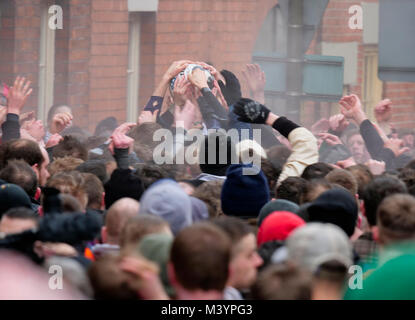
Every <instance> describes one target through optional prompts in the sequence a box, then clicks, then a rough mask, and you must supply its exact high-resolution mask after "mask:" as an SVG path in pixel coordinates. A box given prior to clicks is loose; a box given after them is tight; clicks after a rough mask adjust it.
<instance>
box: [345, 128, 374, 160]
mask: <svg viewBox="0 0 415 320" xmlns="http://www.w3.org/2000/svg"><path fill="white" fill-rule="evenodd" d="M346 146H347V147H348V148H349V150H350V152H351V153H352V156H353V159H354V160H355V161H356V163H365V162H366V161H367V160H369V159H370V155H369V153H368V151H367V149H366V145H365V141H364V140H363V138H362V136H361V134H360V132H359V131H358V130H351V131H349V132H348V133H347V136H346Z"/></svg>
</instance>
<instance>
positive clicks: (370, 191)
mask: <svg viewBox="0 0 415 320" xmlns="http://www.w3.org/2000/svg"><path fill="white" fill-rule="evenodd" d="M395 193H407V189H406V186H405V184H404V183H403V182H402V181H401V180H399V179H398V178H395V177H392V176H382V177H378V178H375V179H373V180H372V181H371V182H370V183H369V184H368V185H367V186H366V189H365V191H364V193H363V201H364V210H365V216H366V218H367V221H368V223H369V225H370V226H371V227H374V226H376V212H377V210H378V207H379V204H380V203H381V202H382V200H383V199H384V198H386V197H387V196H389V195H392V194H395Z"/></svg>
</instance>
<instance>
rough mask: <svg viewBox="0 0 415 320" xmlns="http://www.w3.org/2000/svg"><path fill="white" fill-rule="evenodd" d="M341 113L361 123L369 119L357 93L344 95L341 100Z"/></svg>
mask: <svg viewBox="0 0 415 320" xmlns="http://www.w3.org/2000/svg"><path fill="white" fill-rule="evenodd" d="M339 104H340V110H341V113H342V114H343V115H344V116H345V117H346V118H348V119H353V120H354V121H356V122H357V124H358V125H360V124H361V123H362V122H363V121H364V120H366V119H367V117H366V114H365V112H364V111H363V109H362V103H361V102H360V99H359V97H358V96H357V95H355V94H351V95H349V96H344V97H343V98H341V99H340V101H339Z"/></svg>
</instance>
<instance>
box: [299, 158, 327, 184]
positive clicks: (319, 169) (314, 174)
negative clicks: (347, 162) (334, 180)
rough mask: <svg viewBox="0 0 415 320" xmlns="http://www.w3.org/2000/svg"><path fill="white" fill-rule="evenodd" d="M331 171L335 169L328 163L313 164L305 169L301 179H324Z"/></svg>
mask: <svg viewBox="0 0 415 320" xmlns="http://www.w3.org/2000/svg"><path fill="white" fill-rule="evenodd" d="M331 170H333V167H332V166H330V165H329V164H327V163H324V162H317V163H313V164H310V165H309V166H307V167H306V168H305V169H304V171H303V173H302V174H301V178H304V179H306V180H312V179H322V178H324V177H325V176H326V175H327V174H328V173H329V172H330V171H331Z"/></svg>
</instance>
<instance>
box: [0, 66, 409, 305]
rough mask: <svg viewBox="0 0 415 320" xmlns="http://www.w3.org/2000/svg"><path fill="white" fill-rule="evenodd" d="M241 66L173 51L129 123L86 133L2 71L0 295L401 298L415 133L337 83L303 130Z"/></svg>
mask: <svg viewBox="0 0 415 320" xmlns="http://www.w3.org/2000/svg"><path fill="white" fill-rule="evenodd" d="M242 74H243V76H244V81H246V84H247V87H248V88H249V92H248V93H247V94H244V95H243V94H242V90H241V84H240V81H239V79H238V78H237V77H236V76H235V74H234V73H232V72H231V71H228V70H222V71H220V72H219V71H218V70H216V69H215V68H214V67H213V66H212V65H210V64H207V63H204V62H197V61H196V62H195V61H188V60H183V61H175V62H173V63H172V64H171V66H170V67H169V68H168V70H167V71H166V72H165V74H164V75H163V76H162V78H161V81H160V83H159V84H158V86H157V87H156V88H155V90H154V92H153V94H152V96H151V97H150V99H149V101H148V103H147V104H146V106H145V107H144V108H143V109H142V110H141V112H140V115H139V117H138V119H137V123H129V122H126V123H118V121H117V119H116V118H115V117H109V118H106V119H104V120H102V121H100V122H99V123H98V124H97V126H96V129H95V131H94V133H91V132H88V131H87V130H85V129H84V128H80V127H78V126H76V125H75V124H76V117H75V118H74V114H73V110H72V109H71V107H70V106H68V105H54V106H52V107H51V108H50V109H49V113H48V117H47V123H45V124H43V123H42V121H40V120H38V119H37V118H36V115H35V113H34V112H33V111H32V112H23V108H24V106H25V103H26V101H27V99H28V97H29V96H30V95H31V93H32V89H31V83H30V81H27V80H26V79H25V78H24V77H17V79H16V80H15V82H14V83H13V84H12V85H11V86H10V87H9V86H7V85H5V84H3V85H2V86H1V87H0V122H1V129H2V136H1V145H0V297H1V298H3V299H154V300H169V299H172V300H189V299H197V300H210V299H214V300H221V299H225V300H252V299H254V300H281V299H288V300H304V299H305V300H311V299H313V300H319V299H338V300H340V299H351V300H353V299H414V298H415V291H414V289H413V287H414V284H415V277H414V276H413V272H412V270H411V268H412V267H413V265H412V263H414V262H415V243H414V238H415V198H414V195H415V154H414V151H415V148H414V143H415V139H414V138H415V137H414V133H413V132H412V131H410V130H403V129H396V128H394V126H393V125H392V124H391V119H392V113H393V108H392V102H391V101H390V100H388V99H386V100H383V101H381V102H379V104H378V105H377V106H376V107H375V108H374V112H375V114H374V118H375V119H376V122H374V121H371V120H369V118H371V115H367V114H366V113H365V111H364V109H363V107H362V104H361V102H360V99H359V97H358V96H357V95H355V94H351V95H347V96H344V97H343V98H342V99H341V100H340V101H339V111H340V113H339V114H336V115H333V116H331V117H330V118H329V119H321V120H319V121H318V122H317V123H315V124H314V125H313V126H312V127H311V128H309V129H307V128H305V127H303V126H301V124H299V123H295V122H293V121H291V120H290V119H287V118H286V117H284V116H283V115H278V114H275V113H274V112H272V110H270V109H269V108H267V107H266V106H265V93H264V89H265V81H266V79H265V76H264V72H263V71H262V70H261V68H260V67H259V66H258V65H253V64H249V65H247V66H246V69H245V70H244V71H243V72H242ZM73 122H74V123H73ZM232 129H234V130H236V131H237V132H238V133H239V136H238V141H235V139H234V138H233V137H232V138H231V137H230V135H229V134H228V133H227V132H229V130H232ZM163 130H164V131H163ZM166 130H168V132H171V133H172V137H173V139H172V140H169V139H165V140H163V139H162V140H160V139H156V138H155V137H156V136H157V135H159V133H160V132H165V131H166ZM258 132H259V135H258V134H256V133H258ZM245 133H247V134H245ZM200 136H201V137H202V138H201V140H200V141H199V140H198V141H197V143H195V141H194V140H195V138H197V137H200ZM247 137H248V138H247ZM160 146H163V148H162V152H161V153H160V152H159V151H160ZM156 154H162V156H163V159H170V160H171V161H167V162H165V163H162V164H160V162H159V161H158V160H160V159H156V158H157V157H156V156H155V155H156ZM179 154H182V155H183V154H185V155H193V156H194V157H193V158H196V159H197V161H194V162H190V161H184V163H181V162H180V161H176V160H177V159H178V157H179ZM189 158H191V157H186V159H189ZM247 159H248V160H247ZM254 159H257V160H258V161H254ZM56 270H57V271H56ZM22 275H24V276H23V277H22ZM29 279H30V280H29Z"/></svg>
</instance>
